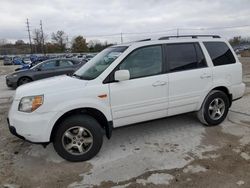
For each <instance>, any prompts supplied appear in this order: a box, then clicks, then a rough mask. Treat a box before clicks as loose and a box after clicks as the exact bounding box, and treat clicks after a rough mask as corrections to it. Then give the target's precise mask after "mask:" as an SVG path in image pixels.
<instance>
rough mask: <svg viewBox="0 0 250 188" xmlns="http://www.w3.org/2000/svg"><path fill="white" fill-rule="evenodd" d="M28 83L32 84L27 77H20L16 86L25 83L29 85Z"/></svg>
mask: <svg viewBox="0 0 250 188" xmlns="http://www.w3.org/2000/svg"><path fill="white" fill-rule="evenodd" d="M29 82H32V79H31V78H29V77H22V78H20V79H19V80H18V82H17V85H18V86H21V85H23V84H27V83H29Z"/></svg>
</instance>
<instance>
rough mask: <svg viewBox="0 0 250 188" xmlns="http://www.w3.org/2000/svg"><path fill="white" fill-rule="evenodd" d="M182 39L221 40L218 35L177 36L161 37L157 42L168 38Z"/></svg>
mask: <svg viewBox="0 0 250 188" xmlns="http://www.w3.org/2000/svg"><path fill="white" fill-rule="evenodd" d="M182 37H184V38H185V37H191V38H193V39H197V38H198V37H212V38H221V37H220V36H219V35H179V36H166V37H161V38H159V39H158V40H168V39H170V38H182Z"/></svg>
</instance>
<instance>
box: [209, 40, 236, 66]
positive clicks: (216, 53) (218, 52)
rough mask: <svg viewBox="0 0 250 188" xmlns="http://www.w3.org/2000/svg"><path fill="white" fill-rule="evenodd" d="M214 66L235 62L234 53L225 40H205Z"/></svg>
mask: <svg viewBox="0 0 250 188" xmlns="http://www.w3.org/2000/svg"><path fill="white" fill-rule="evenodd" d="M204 45H205V47H206V49H207V51H208V53H209V55H210V57H211V59H212V61H213V64H214V66H219V65H226V64H232V63H235V62H236V60H235V58H234V55H233V53H232V52H231V50H230V49H229V47H228V46H227V44H226V43H224V42H204Z"/></svg>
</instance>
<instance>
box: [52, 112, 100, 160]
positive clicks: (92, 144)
mask: <svg viewBox="0 0 250 188" xmlns="http://www.w3.org/2000/svg"><path fill="white" fill-rule="evenodd" d="M53 140H54V142H53V144H54V148H55V150H56V152H57V153H58V154H59V155H60V156H61V157H62V158H64V159H66V160H68V161H73V162H78V161H86V160H89V159H91V158H92V157H94V156H95V155H96V154H97V153H98V152H99V150H100V149H101V146H102V142H103V132H102V128H101V126H100V124H99V123H98V122H97V121H96V120H95V119H94V118H93V117H91V116H89V115H74V116H70V117H69V118H67V119H65V120H64V121H63V122H62V123H61V124H60V125H59V128H58V129H57V131H56V134H55V137H54V139H53Z"/></svg>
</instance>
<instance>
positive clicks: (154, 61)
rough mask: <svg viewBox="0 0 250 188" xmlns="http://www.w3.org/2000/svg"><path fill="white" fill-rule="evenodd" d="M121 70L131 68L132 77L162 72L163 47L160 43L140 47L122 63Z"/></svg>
mask: <svg viewBox="0 0 250 188" xmlns="http://www.w3.org/2000/svg"><path fill="white" fill-rule="evenodd" d="M119 69H120V70H129V72H130V79H133V78H140V77H145V76H152V75H157V74H160V73H162V48H161V46H160V45H157V46H148V47H143V48H139V49H137V50H135V51H133V52H132V53H131V54H129V55H128V56H127V57H126V59H125V60H124V61H123V62H122V63H121V65H120V67H119Z"/></svg>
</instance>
